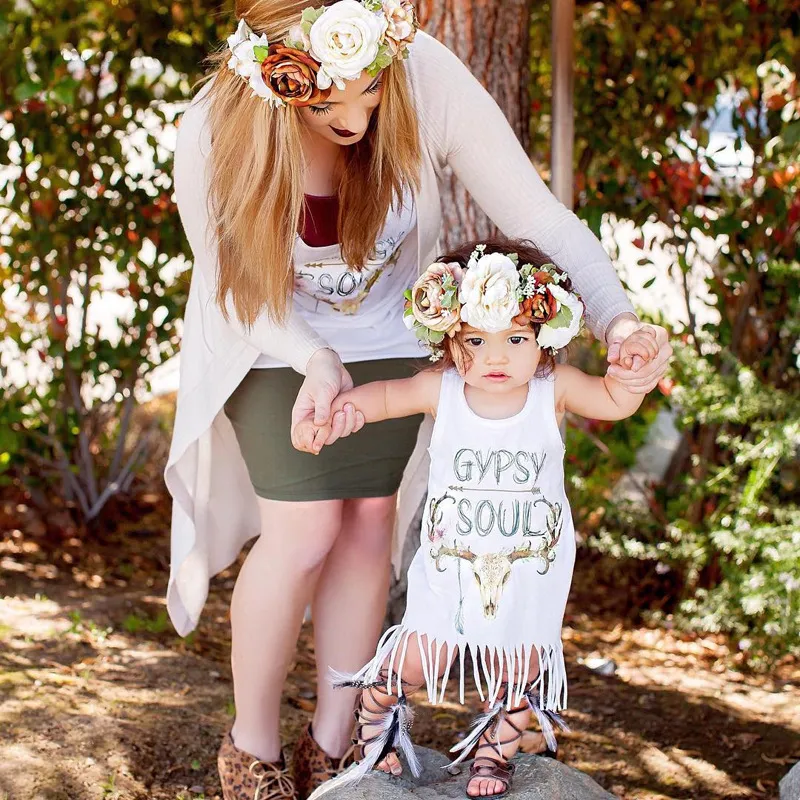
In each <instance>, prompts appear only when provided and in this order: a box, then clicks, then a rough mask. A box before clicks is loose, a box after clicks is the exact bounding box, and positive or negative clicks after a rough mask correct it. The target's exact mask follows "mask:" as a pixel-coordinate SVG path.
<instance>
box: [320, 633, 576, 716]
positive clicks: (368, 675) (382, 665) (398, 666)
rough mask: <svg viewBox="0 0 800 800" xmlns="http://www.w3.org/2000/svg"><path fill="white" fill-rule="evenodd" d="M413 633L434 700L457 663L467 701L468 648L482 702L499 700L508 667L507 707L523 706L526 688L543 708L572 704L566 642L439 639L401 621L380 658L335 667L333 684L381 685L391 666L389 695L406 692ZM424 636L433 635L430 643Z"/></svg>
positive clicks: (382, 643)
mask: <svg viewBox="0 0 800 800" xmlns="http://www.w3.org/2000/svg"><path fill="white" fill-rule="evenodd" d="M412 636H416V641H417V645H418V648H419V652H420V656H421V661H422V672H423V675H424V676H425V687H426V689H427V692H428V702H429V703H432V704H437V703H442V702H443V701H444V694H445V689H446V688H447V682H448V680H449V678H450V673H451V671H452V667H453V665H454V664H458V671H459V701H460V702H461V703H462V704H463V703H464V689H465V672H466V669H465V667H466V666H468V665H467V664H465V662H466V654H467V651H468V650H469V653H470V656H471V661H472V671H473V677H474V680H475V687H476V688H477V690H478V694H479V695H480V698H481V700H482V701H487V700H488V702H489V704H490V705H494V704H495V703H496V702H497V698H498V696H499V694H500V692H501V690H502V687H503V672H504V671H506V672H507V673H508V676H509V680H508V689H509V691H508V692H507V694H506V698H505V706H506V708H508V709H510V708H513V707H516V706H519V705H520V704H521V703H522V700H523V697H524V696H525V692H526V690H527V689H533V690H537V691H538V694H539V698H540V701H539V702H540V707H541V710H542V711H545V712H549V711H554V712H555V711H561V710H562V709H564V708H566V706H567V672H566V667H565V665H564V650H563V646H562V644H561V642H558V643H557V644H551V645H536V644H524V645H518V646H516V647H513V648H509V647H507V648H499V647H491V646H489V645H481V644H477V643H470V642H469V641H462V642H453V641H448V640H444V641H439V640H435V639H433V638H432V637H431V636H429V635H428V634H425V633H422V632H420V631H416V630H408V629H406V628H404V627H403V626H402V625H395V626H394V627H392V628H389V630H387V631H386V633H384V635H383V636H382V637H381V640H380V642H378V647H377V650H376V653H375V657H374V658H373V659H372V660H371V661H370V662H368V663H367V664H365V665H364V667H362V668H361V669H360V670H359V671H358V672H356V673H354V674H352V675H344V674H343V673H339V672H335V671H334V670H331V679H332V682H333V684H334V686H337V685H345V684H346V685H349V686H354V685H356V686H357V685H382V684H383V681H382V679H381V677H380V673H381V670H382V669H387V672H388V674H387V677H386V691H387V693H388V694H393V693H394V694H398V695H402V694H403V691H402V679H403V665H404V663H405V658H406V653H407V651H408V643H409V640H410V639H411V637H412ZM424 637H427V639H428V641H427V644H426V643H425V641H424ZM533 652H536V654H537V656H538V660H539V674H538V675H537V676H536V678H534V679H533V681H532V682H530V681H527V680H526V679H527V675H526V669H527V665H528V663H529V661H530V659H531V655H532V653H533ZM442 655H444V657H443V658H442ZM454 656H455V658H454ZM440 667H441V668H443V670H442V669H441V668H440ZM393 686H394V687H395V691H394V692H393V691H392V687H393Z"/></svg>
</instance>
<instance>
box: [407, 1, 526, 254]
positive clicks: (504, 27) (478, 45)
mask: <svg viewBox="0 0 800 800" xmlns="http://www.w3.org/2000/svg"><path fill="white" fill-rule="evenodd" d="M530 7H531V0H418V2H417V3H416V8H417V14H418V15H419V20H420V24H421V25H422V28H423V29H424V30H425V31H426V33H429V34H431V36H434V37H435V38H437V39H438V40H439V41H440V42H443V43H444V44H445V45H447V47H449V48H450V49H451V50H452V51H453V52H454V53H455V54H456V55H457V56H458V57H459V58H460V59H461V60H462V61H463V62H464V63H465V64H466V65H467V67H469V69H470V71H471V72H472V74H473V75H474V76H475V77H476V78H477V79H478V80H479V81H480V82H481V83H482V84H483V85H484V86H485V87H486V89H488V91H489V93H490V94H491V95H492V97H494V99H495V100H496V101H497V103H498V105H499V106H500V108H501V109H502V110H503V113H504V114H505V115H506V118H507V119H508V121H509V123H510V125H511V127H512V129H513V130H514V132H515V133H516V134H517V137H518V138H519V139H520V141H521V142H522V145H523V147H525V148H526V149H527V147H528V134H529V120H530V99H529V96H528V78H529V73H528V56H529V47H528V44H529V33H528V26H529V23H530ZM488 157H490V154H488V153H487V158H488ZM500 179H501V180H502V178H500ZM441 189H442V205H443V208H442V211H443V214H444V231H443V232H444V239H443V241H444V243H445V246H448V247H449V246H452V245H454V244H457V243H459V242H462V241H464V240H465V239H475V238H479V237H482V236H487V235H490V234H491V233H493V232H494V231H495V228H494V226H493V225H492V223H491V222H490V221H489V219H488V218H487V217H486V215H485V214H484V213H483V212H482V211H481V210H480V208H478V206H477V205H476V204H475V203H474V202H473V201H472V200H471V199H470V198H469V196H468V195H467V193H466V191H465V189H464V187H463V186H462V185H461V184H460V183H459V182H458V180H457V178H456V177H455V175H453V174H452V172H451V171H450V170H449V169H448V170H447V173H446V175H445V176H444V178H443V179H442V186H441Z"/></svg>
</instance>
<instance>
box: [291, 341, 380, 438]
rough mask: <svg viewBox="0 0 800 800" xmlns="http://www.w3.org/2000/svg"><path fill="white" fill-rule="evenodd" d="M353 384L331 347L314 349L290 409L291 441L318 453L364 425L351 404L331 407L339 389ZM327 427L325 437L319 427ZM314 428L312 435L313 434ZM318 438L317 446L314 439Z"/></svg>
mask: <svg viewBox="0 0 800 800" xmlns="http://www.w3.org/2000/svg"><path fill="white" fill-rule="evenodd" d="M352 388H353V379H352V378H351V377H350V374H349V373H348V372H347V370H346V369H345V368H344V365H343V364H342V362H341V360H340V359H339V356H338V355H337V354H336V353H334V352H333V351H332V350H328V349H322V350H317V352H316V353H314V355H313V356H311V358H310V359H309V360H308V365H307V366H306V379H305V381H303V385H302V386H301V387H300V391H299V392H298V394H297V400H296V401H295V404H294V408H293V409H292V432H291V437H292V444H293V445H294V446H295V447H296V448H297V449H298V450H302V451H304V452H306V453H318V452H319V451H320V450H321V449H322V445H324V444H333V443H334V442H335V441H336V440H337V439H340V438H343V437H345V436H349V435H350V434H351V433H355V432H356V431H357V430H360V429H361V428H362V427H363V426H364V416H363V414H360V413H358V412H357V411H356V410H355V408H354V407H353V406H352V404H350V403H347V404H343V405H342V407H341V408H333V405H334V401H335V400H336V398H337V397H338V396H339V394H341V393H342V392H345V391H348V390H349V389H352ZM323 430H324V431H326V434H325V437H324V439H322V434H321V433H320V431H323ZM312 432H313V435H312ZM316 439H320V440H321V441H320V442H319V446H318V448H317V449H313V447H314V445H315V440H316Z"/></svg>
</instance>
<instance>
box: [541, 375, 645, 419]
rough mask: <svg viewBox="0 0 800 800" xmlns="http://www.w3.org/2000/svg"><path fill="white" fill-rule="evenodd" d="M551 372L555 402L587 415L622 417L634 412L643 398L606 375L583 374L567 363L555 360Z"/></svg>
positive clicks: (593, 416) (607, 417) (567, 408)
mask: <svg viewBox="0 0 800 800" xmlns="http://www.w3.org/2000/svg"><path fill="white" fill-rule="evenodd" d="M555 374H556V396H557V398H558V399H557V402H558V403H559V404H562V403H563V406H562V407H563V408H566V410H567V411H572V412H574V413H575V414H580V416H582V417H587V418H588V419H605V420H617V419H625V418H626V417H630V416H631V415H632V414H634V413H635V412H636V410H637V409H638V408H639V406H640V405H641V404H642V401H643V400H644V398H645V395H643V394H633V393H632V392H629V391H628V390H627V389H626V388H625V387H624V386H623V385H622V384H621V383H619V382H617V381H615V380H614V379H613V378H611V377H610V376H608V375H604V376H603V377H602V378H600V377H596V376H594V375H587V374H586V373H585V372H581V370H579V369H576V368H575V367H571V366H569V365H568V364H559V365H558V366H557V367H556V373H555Z"/></svg>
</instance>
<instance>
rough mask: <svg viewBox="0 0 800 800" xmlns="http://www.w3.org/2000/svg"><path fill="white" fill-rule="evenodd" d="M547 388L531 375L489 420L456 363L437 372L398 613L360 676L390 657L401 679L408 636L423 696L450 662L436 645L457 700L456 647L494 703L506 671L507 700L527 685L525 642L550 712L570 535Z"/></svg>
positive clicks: (433, 695)
mask: <svg viewBox="0 0 800 800" xmlns="http://www.w3.org/2000/svg"><path fill="white" fill-rule="evenodd" d="M554 384H555V380H554V378H552V377H549V378H541V379H534V380H532V381H531V382H530V383H529V385H528V398H527V400H526V402H525V406H524V408H523V409H522V410H521V411H520V412H519V413H518V414H515V415H514V416H513V417H509V418H507V419H496V420H493V419H484V418H482V417H479V416H478V415H477V414H476V413H475V412H474V411H472V410H471V409H470V407H469V405H468V404H467V400H466V397H465V395H464V381H463V379H462V378H461V377H460V376H459V375H458V373H457V372H456V371H455V370H448V371H447V372H445V373H444V375H443V376H442V387H441V394H440V398H439V406H438V411H437V414H436V424H435V426H434V430H433V437H432V439H431V445H430V456H431V468H430V478H429V481H428V499H427V502H426V506H425V513H424V516H423V520H422V530H421V533H420V548H419V550H418V551H417V554H416V556H415V557H414V560H413V562H412V564H411V566H410V568H409V573H408V599H407V605H406V613H405V616H404V617H403V621H402V623H401V624H400V625H399V626H397V627H396V628H393V629H391V630H390V631H387V633H386V635H385V637H384V639H383V640H382V641H381V643H380V645H379V647H378V653H377V654H376V657H375V659H374V660H373V661H372V662H370V664H368V665H367V666H366V667H365V668H364V670H363V671H362V674H364V675H370V674H372V673H373V672H375V671H376V670H377V669H379V668H380V666H381V665H382V664H383V663H384V662H385V661H386V659H387V658H388V659H390V663H391V664H392V668H393V670H394V671H395V672H399V673H401V675H402V665H403V660H404V656H405V651H406V646H407V645H406V644H404V643H405V642H407V640H408V638H409V637H410V636H415V637H417V640H418V641H420V642H421V649H422V651H423V653H426V652H427V654H428V659H427V663H426V664H424V665H423V668H424V671H425V675H426V684H427V688H428V695H429V700H430V701H431V702H434V703H435V702H441V700H442V698H443V696H444V683H445V681H446V678H447V675H446V674H445V675H444V679H443V680H441V681H440V679H439V678H438V677H437V676H438V675H439V673H440V672H441V671H442V670H441V669H440V663H439V662H440V661H441V660H443V661H444V663H449V662H448V661H447V657H442V656H438V657H437V653H439V650H440V648H441V646H442V645H446V648H445V651H446V653H448V654H456V659H455V663H456V664H457V665H458V669H459V671H460V687H461V699H462V702H463V693H464V680H465V653H469V654H470V656H471V660H472V665H473V675H474V680H475V683H476V685H477V687H478V690H479V693H480V694H481V697H483V696H484V694H483V688H484V687H485V688H486V694H487V695H488V696H489V698H490V699H494V698H496V696H497V693H498V691H499V688H500V683H501V681H500V678H501V675H502V667H503V666H505V667H506V669H507V671H508V674H509V675H511V676H515V677H514V678H513V679H512V680H511V684H512V686H511V689H512V691H511V692H509V698H510V701H513V700H515V699H518V698H519V697H520V696H521V692H522V691H523V690H524V688H525V686H524V683H523V681H522V679H523V678H524V674H523V672H522V670H520V669H519V665H520V664H527V663H528V658H529V657H530V655H531V652H532V650H534V649H535V650H536V652H537V653H538V657H539V665H540V678H539V680H540V692H541V701H542V707H543V708H544V709H545V710H553V711H558V710H559V709H561V708H563V707H564V706H565V705H566V701H567V685H566V672H565V669H564V658H563V651H562V646H561V626H562V622H563V619H564V609H565V606H566V602H567V595H568V594H569V588H570V583H571V581H572V568H573V565H574V563H575V533H574V529H573V524H572V515H571V512H570V508H569V504H568V502H567V497H566V493H565V491H564V465H563V459H564V445H563V442H562V439H561V434H560V432H559V429H558V423H557V421H556V414H555V396H554ZM422 637H424V638H422ZM434 642H435V643H436V645H434V644H433V643H434ZM498 665H499V666H498ZM448 672H449V670H448ZM439 687H441V688H439ZM437 695H438V698H437Z"/></svg>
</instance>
